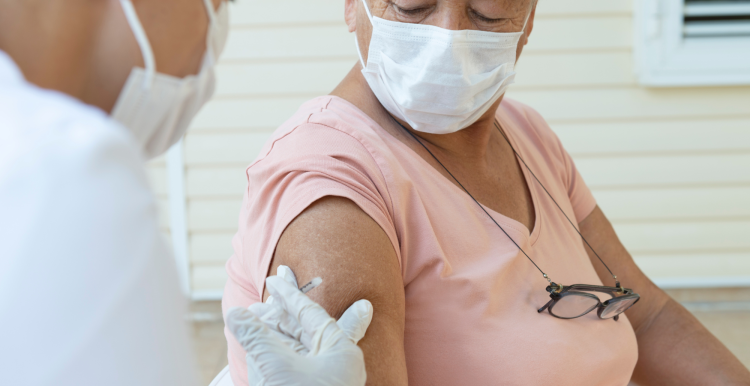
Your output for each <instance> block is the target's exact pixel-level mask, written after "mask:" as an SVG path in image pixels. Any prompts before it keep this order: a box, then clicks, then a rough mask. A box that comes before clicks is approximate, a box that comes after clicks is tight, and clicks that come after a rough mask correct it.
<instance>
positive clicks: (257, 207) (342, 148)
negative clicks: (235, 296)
mask: <svg viewBox="0 0 750 386" xmlns="http://www.w3.org/2000/svg"><path fill="white" fill-rule="evenodd" d="M247 179H248V189H247V192H246V197H245V200H244V202H243V208H242V211H241V218H240V233H241V234H238V236H239V237H241V240H240V242H239V244H241V252H240V253H241V255H242V256H241V261H242V262H243V265H244V266H245V267H249V269H250V270H251V272H247V273H248V274H249V276H250V278H251V280H252V283H251V285H252V286H253V287H254V290H256V291H257V293H258V295H259V297H262V294H263V288H264V284H265V278H266V275H267V273H268V269H269V267H270V265H271V260H272V257H273V254H274V251H275V249H276V244H277V243H278V240H279V238H280V237H281V235H282V233H283V232H284V230H285V229H286V227H287V226H288V225H289V223H291V222H292V221H293V220H294V219H295V218H296V217H297V216H298V215H299V214H300V213H302V212H303V211H304V210H305V209H306V208H307V207H308V206H310V205H311V204H312V203H314V202H315V201H317V200H319V199H321V198H323V197H326V196H337V197H343V198H347V199H349V200H351V201H352V202H354V203H355V204H357V205H358V206H359V207H360V208H361V209H362V210H363V211H364V212H365V213H367V215H369V216H370V217H371V218H372V219H373V220H374V221H375V222H376V223H377V224H378V225H379V226H380V227H381V228H382V229H383V230H384V231H385V233H386V234H387V235H388V237H389V239H390V240H391V242H392V243H393V246H394V249H395V250H396V251H398V250H399V248H398V240H397V237H396V231H395V226H394V223H393V220H392V216H391V208H390V205H389V202H390V200H389V198H388V192H387V188H386V186H385V182H384V179H383V176H382V173H381V171H380V169H379V167H378V165H377V163H376V162H375V161H374V159H373V157H372V156H371V154H370V153H369V152H368V151H367V150H366V148H365V147H364V146H363V145H362V143H361V142H360V140H358V139H357V138H354V137H353V136H352V134H351V133H348V132H344V131H341V130H339V129H337V128H332V127H328V126H325V125H321V124H311V123H305V124H303V125H300V126H298V127H296V128H294V129H292V130H291V131H290V132H289V133H287V134H285V135H281V136H280V137H279V138H278V139H276V140H274V141H272V143H271V146H270V149H269V150H268V154H267V155H266V156H265V157H263V158H261V159H259V160H258V161H256V162H255V163H254V164H252V165H251V166H250V167H248V169H247ZM237 252H238V251H237V250H235V254H237ZM397 254H398V253H397Z"/></svg>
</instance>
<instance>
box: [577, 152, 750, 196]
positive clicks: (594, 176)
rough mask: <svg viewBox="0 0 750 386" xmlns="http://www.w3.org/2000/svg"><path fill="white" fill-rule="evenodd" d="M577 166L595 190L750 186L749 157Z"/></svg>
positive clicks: (599, 161)
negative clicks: (674, 186) (729, 185)
mask: <svg viewBox="0 0 750 386" xmlns="http://www.w3.org/2000/svg"><path fill="white" fill-rule="evenodd" d="M575 162H576V166H577V167H578V169H579V171H580V173H581V175H582V176H583V179H584V180H585V181H586V182H587V184H588V185H589V187H591V188H594V189H595V188H600V187H606V188H612V187H622V188H634V187H637V186H643V185H649V186H669V185H685V184H736V183H746V182H750V167H748V165H750V153H749V154H727V155H686V156H669V157H666V156H642V157H612V158H578V159H576V160H575Z"/></svg>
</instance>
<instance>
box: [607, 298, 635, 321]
mask: <svg viewBox="0 0 750 386" xmlns="http://www.w3.org/2000/svg"><path fill="white" fill-rule="evenodd" d="M636 300H638V299H627V300H622V301H619V302H614V303H610V304H609V305H607V307H606V308H604V310H602V313H601V316H600V318H602V319H609V318H612V317H614V316H616V315H620V314H621V313H623V312H624V311H625V310H627V309H628V308H630V306H632V305H633V304H634V303H635V302H636Z"/></svg>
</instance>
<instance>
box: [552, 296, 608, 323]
mask: <svg viewBox="0 0 750 386" xmlns="http://www.w3.org/2000/svg"><path fill="white" fill-rule="evenodd" d="M598 305H599V301H598V300H597V299H594V298H591V297H588V296H584V295H578V294H575V293H569V294H567V295H566V296H563V297H561V298H560V299H559V300H558V301H557V302H556V303H555V304H554V305H553V306H552V307H551V308H550V310H549V311H550V313H552V315H555V316H557V317H558V318H577V317H579V316H581V315H585V314H586V313H589V312H591V310H593V309H594V308H596V306H598ZM612 316H614V315H612Z"/></svg>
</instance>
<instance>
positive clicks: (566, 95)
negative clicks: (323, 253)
mask: <svg viewBox="0 0 750 386" xmlns="http://www.w3.org/2000/svg"><path fill="white" fill-rule="evenodd" d="M508 96H509V97H510V98H513V99H515V100H518V101H520V102H523V103H525V104H527V105H529V106H531V107H533V108H534V109H536V110H537V111H539V113H540V114H542V116H543V117H544V118H545V119H546V120H548V121H550V122H552V123H558V122H556V121H574V120H575V121H584V122H585V121H587V120H600V121H616V120H618V119H633V118H637V119H651V120H653V119H654V118H662V119H663V118H675V119H681V120H686V119H688V118H692V117H702V118H705V117H717V118H726V117H727V115H730V116H734V117H735V118H740V117H742V118H750V109H749V108H748V106H750V87H723V88H722V87H705V88H701V89H681V88H664V89H642V88H635V87H634V88H627V87H626V88H604V89H565V90H554V89H552V90H533V91H530V90H517V89H513V87H511V88H510V90H509V91H508ZM566 123H571V122H566Z"/></svg>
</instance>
